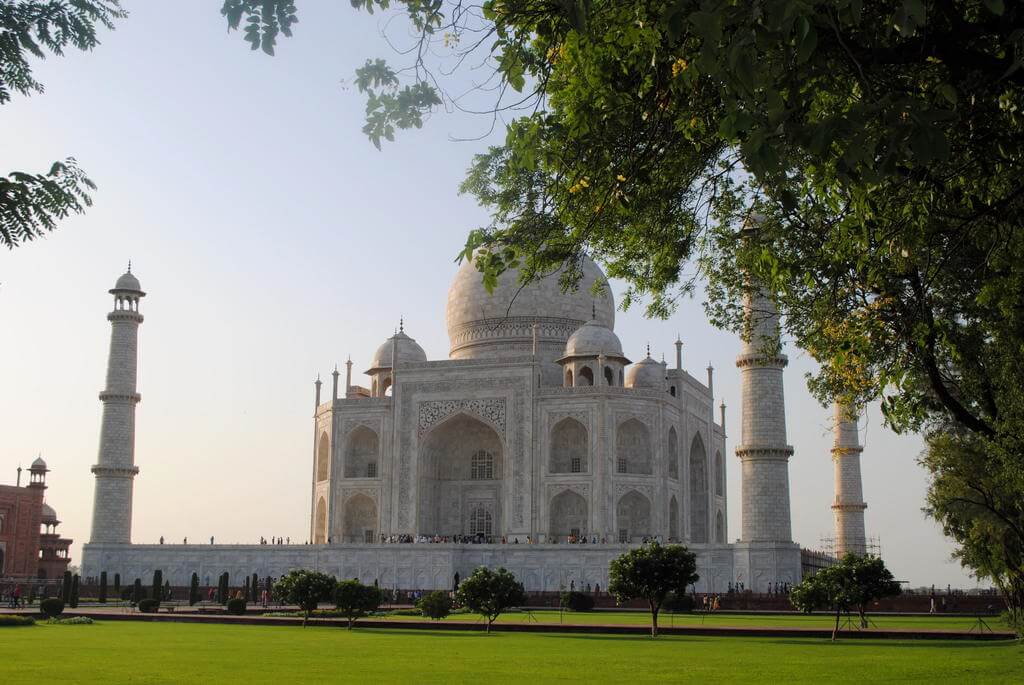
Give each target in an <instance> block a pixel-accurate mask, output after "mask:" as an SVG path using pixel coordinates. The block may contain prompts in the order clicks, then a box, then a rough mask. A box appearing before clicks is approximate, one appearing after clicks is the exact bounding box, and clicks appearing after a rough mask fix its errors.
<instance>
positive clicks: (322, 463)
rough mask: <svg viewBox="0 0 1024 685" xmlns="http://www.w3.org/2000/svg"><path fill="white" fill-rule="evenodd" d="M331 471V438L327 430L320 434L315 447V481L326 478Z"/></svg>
mask: <svg viewBox="0 0 1024 685" xmlns="http://www.w3.org/2000/svg"><path fill="white" fill-rule="evenodd" d="M330 473H331V440H330V438H328V437H327V432H326V431H324V432H323V433H321V434H320V441H319V444H318V445H317V448H316V479H317V481H321V480H327V478H328V477H329V476H330Z"/></svg>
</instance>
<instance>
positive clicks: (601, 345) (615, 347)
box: [558, 319, 629, 364]
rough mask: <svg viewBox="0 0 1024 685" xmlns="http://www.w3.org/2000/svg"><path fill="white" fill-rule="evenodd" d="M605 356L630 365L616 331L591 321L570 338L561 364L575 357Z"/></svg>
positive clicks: (593, 320)
mask: <svg viewBox="0 0 1024 685" xmlns="http://www.w3.org/2000/svg"><path fill="white" fill-rule="evenodd" d="M601 355H604V356H605V357H607V358H608V359H615V360H618V361H621V362H622V363H623V364H628V363H629V360H628V359H626V357H625V356H624V355H623V354H622V343H621V342H620V341H619V336H617V335H615V331H613V330H612V329H610V328H608V327H607V326H605V325H604V324H602V323H601V322H599V321H597V320H595V319H591V320H590V321H588V322H586V323H585V324H583V325H582V326H580V327H579V328H577V329H576V331H575V332H574V333H573V334H572V335H570V336H569V340H568V341H567V342H566V343H565V354H564V355H563V356H562V358H561V359H559V360H558V361H559V362H563V361H566V360H568V359H572V358H574V357H588V358H592V357H598V356H601Z"/></svg>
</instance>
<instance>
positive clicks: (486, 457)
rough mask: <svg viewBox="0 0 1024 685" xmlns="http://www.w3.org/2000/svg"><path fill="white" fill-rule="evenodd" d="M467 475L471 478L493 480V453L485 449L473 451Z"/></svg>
mask: <svg viewBox="0 0 1024 685" xmlns="http://www.w3.org/2000/svg"><path fill="white" fill-rule="evenodd" d="M469 477H470V479H471V480H493V478H494V455H493V454H491V453H490V452H488V451H487V450H479V451H478V452H474V453H473V457H472V459H471V461H470V466H469Z"/></svg>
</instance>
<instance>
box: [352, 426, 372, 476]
mask: <svg viewBox="0 0 1024 685" xmlns="http://www.w3.org/2000/svg"><path fill="white" fill-rule="evenodd" d="M379 450H380V439H379V438H378V437H377V433H376V431H374V430H373V429H372V428H368V427H366V426H357V427H356V428H354V429H352V431H351V432H350V433H349V434H348V435H347V436H346V437H345V477H346V478H376V477H377V454H378V451H379Z"/></svg>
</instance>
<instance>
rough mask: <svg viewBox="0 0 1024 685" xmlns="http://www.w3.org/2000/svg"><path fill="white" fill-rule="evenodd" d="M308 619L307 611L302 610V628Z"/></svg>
mask: <svg viewBox="0 0 1024 685" xmlns="http://www.w3.org/2000/svg"><path fill="white" fill-rule="evenodd" d="M308 620H309V612H308V611H303V612H302V627H303V628H305V627H306V621H308Z"/></svg>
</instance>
